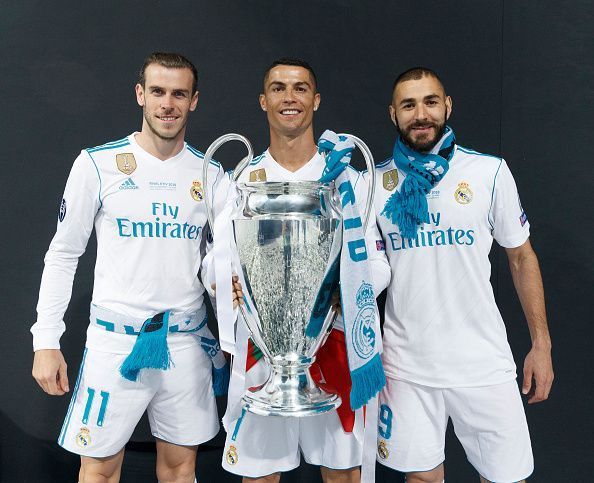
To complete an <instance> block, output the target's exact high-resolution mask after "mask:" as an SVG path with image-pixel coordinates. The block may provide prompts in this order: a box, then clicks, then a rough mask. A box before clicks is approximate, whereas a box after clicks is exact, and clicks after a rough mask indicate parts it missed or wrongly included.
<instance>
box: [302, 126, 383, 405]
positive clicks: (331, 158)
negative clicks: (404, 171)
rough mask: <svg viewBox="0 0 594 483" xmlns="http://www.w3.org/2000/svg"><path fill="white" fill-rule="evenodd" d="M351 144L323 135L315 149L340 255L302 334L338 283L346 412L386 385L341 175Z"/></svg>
mask: <svg viewBox="0 0 594 483" xmlns="http://www.w3.org/2000/svg"><path fill="white" fill-rule="evenodd" d="M354 147H355V145H354V143H353V141H352V140H351V139H350V138H348V137H347V136H338V135H337V134H336V133H334V132H332V131H325V132H324V134H322V136H321V137H320V139H319V142H318V150H319V152H320V153H321V154H324V155H325V158H326V168H325V169H324V172H323V173H322V177H321V178H320V182H322V183H328V182H330V181H334V183H335V185H336V186H337V189H338V191H339V193H340V200H341V205H342V221H341V226H340V227H339V230H342V250H341V251H340V253H336V254H335V256H336V258H335V260H334V261H333V262H332V263H330V266H329V269H328V271H327V273H326V277H325V279H324V282H323V283H322V287H321V288H320V291H319V293H318V297H317V299H316V303H315V305H314V310H313V313H312V318H311V319H310V322H309V325H308V327H307V329H306V335H308V336H316V335H317V334H318V333H319V331H320V329H321V319H323V317H325V315H326V314H327V313H328V310H329V309H330V299H331V296H332V293H333V291H334V289H335V287H337V286H338V280H339V279H340V299H341V308H342V316H343V321H344V334H345V342H346V346H347V347H346V348H347V356H348V362H349V369H350V373H351V382H352V388H351V395H350V396H351V408H352V409H353V410H356V409H358V408H360V407H362V406H364V405H365V404H366V403H367V402H368V401H369V400H370V399H371V398H372V397H374V396H375V395H376V394H377V393H378V392H379V391H380V390H381V389H382V387H384V385H385V383H386V377H385V375H384V370H383V367H382V362H381V358H380V353H379V348H380V344H381V342H380V338H381V334H380V327H379V320H377V317H376V310H375V294H374V292H373V285H372V278H371V272H370V269H369V265H368V263H367V258H368V256H367V247H366V244H365V233H364V227H363V221H362V219H361V214H360V213H359V208H358V205H357V200H356V197H355V190H354V188H353V186H352V184H351V181H350V179H349V176H348V173H347V172H346V171H345V169H346V168H347V166H348V165H349V163H350V161H351V156H352V152H353V149H354Z"/></svg>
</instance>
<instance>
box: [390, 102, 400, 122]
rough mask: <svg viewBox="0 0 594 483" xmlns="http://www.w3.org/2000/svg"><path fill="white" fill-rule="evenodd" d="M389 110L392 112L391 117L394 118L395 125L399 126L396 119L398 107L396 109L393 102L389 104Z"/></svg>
mask: <svg viewBox="0 0 594 483" xmlns="http://www.w3.org/2000/svg"><path fill="white" fill-rule="evenodd" d="M388 112H389V114H390V119H392V122H393V123H394V126H396V127H398V121H396V109H394V106H393V105H392V104H390V105H389V106H388Z"/></svg>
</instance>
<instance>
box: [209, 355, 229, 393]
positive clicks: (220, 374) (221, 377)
mask: <svg viewBox="0 0 594 483" xmlns="http://www.w3.org/2000/svg"><path fill="white" fill-rule="evenodd" d="M229 379H230V370H229V363H228V362H226V363H225V365H224V366H223V367H219V368H218V369H217V368H216V367H215V366H214V364H213V366H212V388H213V390H214V394H215V396H224V395H225V394H227V391H228V390H229Z"/></svg>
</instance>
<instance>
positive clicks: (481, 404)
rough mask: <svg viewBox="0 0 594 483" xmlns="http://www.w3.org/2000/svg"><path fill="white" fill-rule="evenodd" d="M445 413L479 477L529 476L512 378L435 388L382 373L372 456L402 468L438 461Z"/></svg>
mask: <svg viewBox="0 0 594 483" xmlns="http://www.w3.org/2000/svg"><path fill="white" fill-rule="evenodd" d="M448 418H452V423H453V425H454V432H455V433H456V436H457V437H458V439H459V440H460V443H462V446H463V447H464V451H465V452H466V457H467V458H468V461H470V463H471V464H472V465H473V466H474V468H475V469H476V470H477V471H478V473H479V474H480V475H481V476H482V477H483V478H486V479H487V480H489V481H497V482H501V483H504V482H515V481H520V480H523V479H525V478H527V477H528V476H530V474H531V473H532V471H533V469H534V460H533V457H532V446H531V444H530V435H529V433H528V424H527V423H526V415H525V414H524V408H523V406H522V400H521V397H520V392H519V390H518V385H517V383H516V381H515V380H514V381H510V382H507V383H504V384H498V385H495V386H484V387H468V388H455V389H441V388H432V387H427V386H421V385H418V384H413V383H410V382H406V381H399V380H395V379H390V378H388V379H387V384H386V387H385V388H384V390H383V391H382V393H381V395H380V411H379V422H378V448H377V449H378V461H379V462H380V463H381V464H383V465H385V466H388V467H390V468H393V469H395V470H398V471H402V472H404V473H409V472H415V471H429V470H431V469H433V468H435V467H436V466H438V465H440V464H441V463H442V462H443V461H444V459H445V452H444V446H445V432H446V427H447V423H448Z"/></svg>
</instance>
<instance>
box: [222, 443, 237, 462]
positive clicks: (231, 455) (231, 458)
mask: <svg viewBox="0 0 594 483" xmlns="http://www.w3.org/2000/svg"><path fill="white" fill-rule="evenodd" d="M225 459H226V460H227V463H229V464H230V465H235V464H237V462H238V461H239V457H238V456H237V448H235V446H233V445H231V446H229V450H228V451H227V453H226V454H225Z"/></svg>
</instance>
